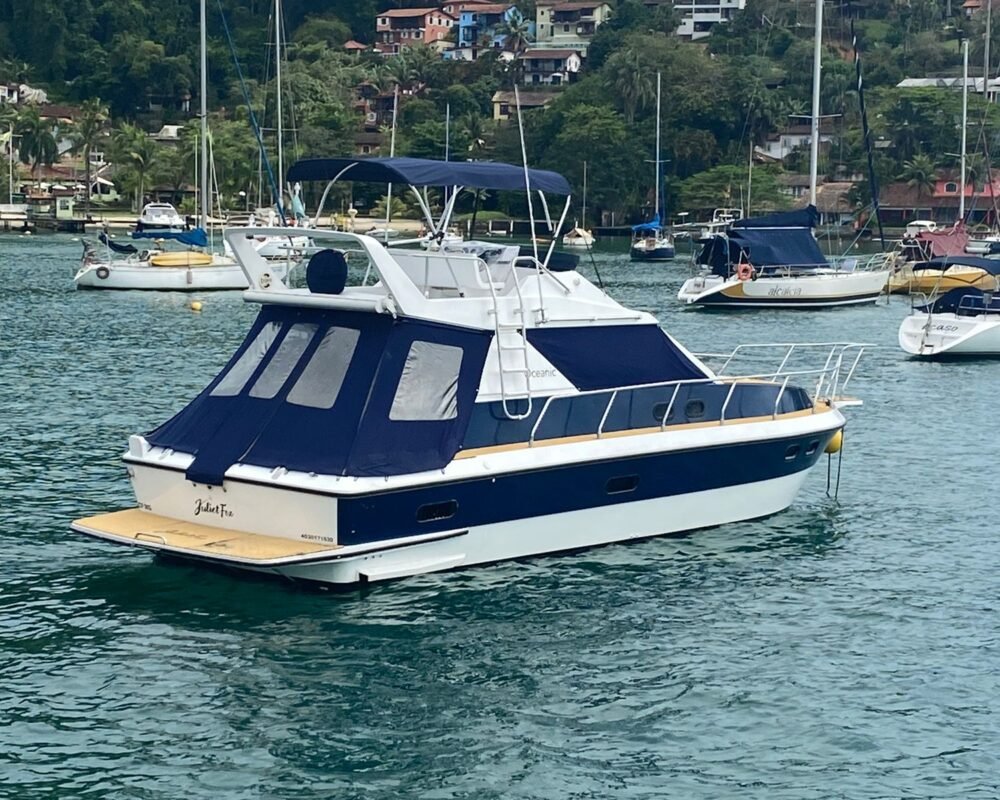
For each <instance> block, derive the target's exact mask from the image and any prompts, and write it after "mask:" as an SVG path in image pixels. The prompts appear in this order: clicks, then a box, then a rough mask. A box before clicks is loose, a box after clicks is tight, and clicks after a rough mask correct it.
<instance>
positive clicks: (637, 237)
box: [630, 72, 674, 261]
mask: <svg viewBox="0 0 1000 800" xmlns="http://www.w3.org/2000/svg"><path fill="white" fill-rule="evenodd" d="M661 163H662V161H661V159H660V73H659V72H657V73H656V161H655V162H654V166H655V169H654V172H655V175H656V178H655V183H656V189H655V192H654V195H653V196H654V197H655V200H654V205H655V209H654V212H653V214H654V215H653V219H652V220H650V221H649V222H644V223H642V224H641V225H633V226H632V249H631V251H630V255H631V257H632V260H633V261H670V260H671V259H673V257H674V240H673V239H672V238H670V234H669V233H668V232H667V230H666V229H665V228H664V227H663V223H662V217H661V216H660V213H661V209H660V164H661Z"/></svg>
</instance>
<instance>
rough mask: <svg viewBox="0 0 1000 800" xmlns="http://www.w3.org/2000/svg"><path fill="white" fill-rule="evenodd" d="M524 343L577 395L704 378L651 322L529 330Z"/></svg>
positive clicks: (699, 370)
mask: <svg viewBox="0 0 1000 800" xmlns="http://www.w3.org/2000/svg"><path fill="white" fill-rule="evenodd" d="M528 341H529V342H530V343H531V345H532V346H533V347H534V348H535V349H537V350H538V352H540V353H541V354H542V355H543V356H545V358H547V359H548V360H549V361H550V362H551V363H552V365H553V366H554V367H555V368H556V369H557V370H559V371H560V372H561V373H562V374H563V375H565V376H566V378H567V379H568V380H569V381H570V383H572V384H573V385H574V386H576V388H577V389H580V390H582V391H585V390H587V389H606V388H608V387H615V386H638V385H640V384H644V383H659V382H662V381H678V380H687V379H690V378H704V377H706V375H705V373H704V372H703V371H702V370H701V369H700V368H699V367H698V366H697V364H695V363H694V362H693V361H691V359H690V358H688V357H687V356H686V355H684V353H683V352H682V351H681V350H680V348H678V347H677V345H675V344H674V343H673V342H672V341H671V340H670V338H669V337H667V335H666V334H665V333H664V332H663V331H662V330H661V329H660V326H659V325H655V324H653V325H595V326H590V327H587V328H529V329H528Z"/></svg>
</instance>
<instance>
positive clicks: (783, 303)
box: [677, 0, 892, 308]
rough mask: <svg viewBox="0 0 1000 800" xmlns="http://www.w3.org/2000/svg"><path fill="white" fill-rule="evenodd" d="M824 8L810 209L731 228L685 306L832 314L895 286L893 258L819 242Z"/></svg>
mask: <svg viewBox="0 0 1000 800" xmlns="http://www.w3.org/2000/svg"><path fill="white" fill-rule="evenodd" d="M822 32H823V0H816V36H815V43H814V50H813V99H812V126H811V128H812V130H811V135H810V140H811V141H810V144H811V153H810V156H811V157H810V165H809V167H810V169H809V178H810V180H809V188H810V202H809V205H808V206H807V207H806V208H804V209H801V210H799V211H791V212H785V213H778V214H768V215H766V216H763V217H756V218H746V219H741V220H736V221H734V222H732V223H731V225H730V226H729V228H728V230H727V231H725V232H722V233H717V234H715V235H713V236H711V237H709V238H708V240H707V241H706V242H705V244H704V246H703V247H702V249H701V252H700V253H699V255H698V257H697V263H698V264H699V265H701V267H702V268H703V269H702V271H701V273H700V274H699V275H696V276H695V277H693V278H689V279H688V280H686V281H685V282H684V284H683V285H682V286H681V289H680V291H679V292H678V294H677V297H678V299H680V300H682V301H683V302H685V303H687V304H688V305H690V306H695V307H731V308H732V307H735V308H828V307H832V306H842V305H855V304H858V303H874V302H875V301H876V300H878V298H879V297H880V296H881V294H882V291H883V290H884V288H885V285H886V281H887V280H888V278H889V273H890V269H889V266H888V265H889V260H890V259H891V258H892V255H891V254H889V255H883V254H881V253H879V254H875V255H874V256H871V257H870V258H868V259H866V260H862V259H858V258H843V259H836V260H835V259H828V258H827V257H826V256H824V255H823V252H822V251H821V250H820V248H819V244H818V243H817V242H816V237H815V235H814V234H813V229H814V228H815V227H816V225H817V224H818V223H819V212H818V211H817V210H816V183H817V176H818V172H819V120H820V113H819V111H820V108H819V100H820V68H821V58H822Z"/></svg>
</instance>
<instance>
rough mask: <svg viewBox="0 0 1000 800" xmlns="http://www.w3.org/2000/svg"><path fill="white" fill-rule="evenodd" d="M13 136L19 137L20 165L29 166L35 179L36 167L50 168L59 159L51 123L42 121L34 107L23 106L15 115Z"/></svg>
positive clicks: (45, 120)
mask: <svg viewBox="0 0 1000 800" xmlns="http://www.w3.org/2000/svg"><path fill="white" fill-rule="evenodd" d="M14 134H15V135H16V136H20V137H21V142H20V144H19V145H18V154H19V155H20V157H21V163H22V164H31V174H32V175H33V176H34V177H35V178H36V179H37V171H38V167H39V166H40V165H42V164H45V166H51V165H52V164H53V163H55V160H56V159H57V158H58V157H59V147H58V145H57V144H56V137H55V136H54V135H53V133H52V121H51V120H48V119H44V118H43V117H42V115H41V114H40V113H39V111H38V108H37V107H36V106H25V107H24V108H23V109H22V110H21V112H20V113H19V114H18V115H17V122H16V124H15V126H14Z"/></svg>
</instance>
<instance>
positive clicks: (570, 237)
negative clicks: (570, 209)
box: [562, 161, 594, 250]
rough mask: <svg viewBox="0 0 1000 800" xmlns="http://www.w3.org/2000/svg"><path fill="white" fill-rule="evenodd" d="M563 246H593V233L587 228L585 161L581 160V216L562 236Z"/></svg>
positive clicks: (584, 247)
mask: <svg viewBox="0 0 1000 800" xmlns="http://www.w3.org/2000/svg"><path fill="white" fill-rule="evenodd" d="M562 243H563V247H572V248H579V249H583V250H586V249H588V248H590V247H593V246H594V234H593V233H591V232H590V231H588V230H587V162H586V161H584V162H583V216H582V221H581V223H580V224H579V225H577V224H576V223H574V224H573V230H571V231H570V232H569V233H567V234H566V235H565V236H563V238H562Z"/></svg>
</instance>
